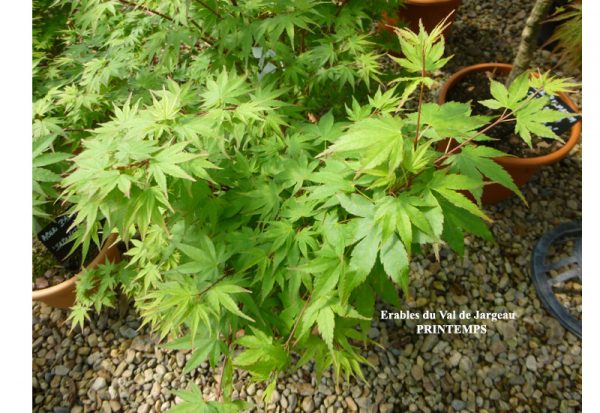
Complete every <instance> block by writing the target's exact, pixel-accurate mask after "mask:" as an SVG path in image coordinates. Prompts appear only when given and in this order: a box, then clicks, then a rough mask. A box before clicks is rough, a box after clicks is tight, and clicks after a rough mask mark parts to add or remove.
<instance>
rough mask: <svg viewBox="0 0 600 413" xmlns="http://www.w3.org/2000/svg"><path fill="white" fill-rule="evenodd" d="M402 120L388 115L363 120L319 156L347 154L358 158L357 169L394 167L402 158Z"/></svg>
mask: <svg viewBox="0 0 600 413" xmlns="http://www.w3.org/2000/svg"><path fill="white" fill-rule="evenodd" d="M402 123H403V122H402V120H401V119H399V118H393V117H390V116H386V117H380V118H367V119H363V120H361V121H359V122H357V123H356V124H354V125H353V126H352V127H350V128H349V129H348V131H347V132H346V133H345V134H343V135H342V136H341V137H340V138H339V139H338V140H337V141H336V142H335V143H334V144H333V145H332V146H330V147H329V148H328V149H327V150H326V151H325V152H322V153H321V154H320V155H319V156H324V155H327V154H330V153H340V154H350V155H353V156H354V157H356V158H358V159H359V162H360V169H359V171H367V170H369V169H372V168H375V167H377V166H379V165H381V164H384V163H386V164H388V165H389V169H395V168H396V167H397V166H398V165H399V164H400V162H401V161H402V152H401V150H399V148H402V142H403V136H402V131H401V129H402Z"/></svg>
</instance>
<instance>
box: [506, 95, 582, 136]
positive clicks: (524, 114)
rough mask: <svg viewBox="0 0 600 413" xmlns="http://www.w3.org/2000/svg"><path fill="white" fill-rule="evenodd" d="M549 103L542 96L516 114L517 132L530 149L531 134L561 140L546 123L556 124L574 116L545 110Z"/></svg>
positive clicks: (547, 99) (545, 97) (546, 98)
mask: <svg viewBox="0 0 600 413" xmlns="http://www.w3.org/2000/svg"><path fill="white" fill-rule="evenodd" d="M548 102H549V98H548V97H547V96H542V97H539V98H536V99H533V100H532V101H531V102H530V103H529V104H528V105H526V106H525V107H523V108H521V109H519V110H518V111H517V112H516V113H515V118H516V119H517V123H516V126H515V132H516V133H518V134H519V136H521V138H523V140H524V141H525V142H526V143H527V145H529V147H531V134H534V135H537V136H540V137H543V138H551V139H559V140H560V137H559V136H557V135H556V134H555V133H554V132H553V131H552V129H550V127H548V126H547V125H546V123H547V122H555V121H558V120H561V119H565V118H568V117H570V116H572V114H570V113H563V112H560V111H557V110H552V109H544V107H545V106H546V105H547V104H548Z"/></svg>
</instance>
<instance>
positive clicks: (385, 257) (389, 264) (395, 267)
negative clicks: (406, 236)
mask: <svg viewBox="0 0 600 413" xmlns="http://www.w3.org/2000/svg"><path fill="white" fill-rule="evenodd" d="M379 259H380V260H381V263H382V264H383V268H384V270H385V272H386V274H387V275H388V276H389V277H390V278H391V279H392V280H393V281H394V282H395V283H396V284H398V285H400V286H401V287H402V288H403V289H404V290H405V293H406V292H407V291H406V287H408V285H407V283H406V281H407V280H408V271H409V266H408V256H407V254H406V250H405V249H404V245H402V242H400V240H399V239H398V238H397V237H396V236H395V235H394V236H391V237H390V238H389V239H388V240H387V241H386V242H385V243H384V244H383V245H382V247H381V251H380V253H379Z"/></svg>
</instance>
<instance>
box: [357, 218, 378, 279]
mask: <svg viewBox="0 0 600 413" xmlns="http://www.w3.org/2000/svg"><path fill="white" fill-rule="evenodd" d="M380 242H381V230H380V229H379V228H378V227H376V226H372V227H371V228H368V229H367V233H366V236H365V237H364V238H363V239H362V240H361V241H360V242H359V243H358V244H356V246H355V247H354V249H353V250H352V255H351V258H350V269H351V270H352V271H355V272H356V273H357V274H358V275H359V277H357V279H356V280H355V282H356V283H357V285H358V284H360V283H361V282H362V281H361V280H364V278H365V277H366V276H367V275H368V274H369V272H370V271H371V269H372V268H373V265H375V260H376V259H377V251H378V249H379V244H380Z"/></svg>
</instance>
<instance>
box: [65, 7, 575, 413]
mask: <svg viewBox="0 0 600 413" xmlns="http://www.w3.org/2000/svg"><path fill="white" fill-rule="evenodd" d="M76 3H80V6H79V7H83V6H81V5H83V4H87V5H88V7H92V6H93V5H94V4H102V5H104V6H103V7H106V8H107V10H108V12H106V13H107V14H106V16H107V17H106V19H108V20H109V21H110V19H115V17H114V16H113V13H116V12H115V9H116V8H117V7H120V6H118V3H119V2H114V1H113V2H108V3H97V2H91V1H90V2H76ZM120 3H122V4H124V5H125V6H124V7H129V8H128V10H129V13H130V14H131V15H133V14H135V15H136V16H137V19H138V20H139V21H141V22H142V23H140V24H133V23H135V22H136V19H134V18H133V17H131V16H129V17H128V18H129V19H131V20H128V21H126V22H125V23H123V22H122V24H123V27H121V26H119V25H116V26H111V30H112V32H111V33H109V34H104V36H107V37H108V38H110V39H112V40H111V41H113V42H114V43H115V44H116V46H115V45H114V44H112V46H113V47H115V48H116V49H113V54H114V56H105V55H101V56H100V57H98V58H102V59H103V63H102V65H100V63H98V62H94V59H96V58H95V57H89V59H91V60H89V61H87V62H86V63H85V66H86V68H87V69H86V70H88V69H89V71H90V72H92V71H93V73H92V74H89V73H88V74H89V75H90V76H91V77H92V79H91V80H89V82H90V83H89V84H94V85H98V87H103V85H104V86H106V85H108V84H109V80H107V79H109V78H110V77H111V76H117V77H120V78H122V79H123V80H120V81H119V82H116V85H117V86H115V88H116V89H115V91H114V92H113V93H114V95H115V96H117V97H118V96H121V97H123V96H124V94H125V96H127V93H130V92H126V91H127V90H128V89H127V82H128V81H127V79H126V76H124V75H122V74H121V72H120V71H122V70H124V71H133V72H135V73H137V77H135V80H129V82H130V83H135V82H142V83H143V84H144V85H147V86H148V87H147V89H149V90H150V91H149V92H146V91H145V90H144V91H140V92H139V96H134V97H132V96H128V97H126V98H124V99H122V101H121V103H119V104H115V105H114V109H112V117H111V119H109V120H107V121H104V122H101V123H99V124H97V125H95V126H94V127H92V128H91V131H90V133H89V136H88V137H86V138H85V139H84V140H83V149H82V151H81V152H80V153H79V154H77V155H76V156H75V157H74V158H73V159H72V167H71V169H70V170H69V172H68V175H67V176H66V177H65V178H64V179H63V182H62V185H63V192H62V200H63V201H64V202H65V203H66V204H67V205H70V209H69V213H71V214H76V221H75V224H76V225H78V227H77V228H78V229H77V232H76V236H75V241H76V246H77V245H78V246H82V247H83V248H82V250H83V251H84V253H85V251H86V250H87V249H88V247H89V245H90V243H96V244H101V243H102V242H103V240H104V239H106V238H107V236H108V235H109V234H110V233H116V234H118V237H119V239H120V240H121V241H123V242H124V243H126V244H127V245H128V247H129V249H128V252H127V256H128V260H127V262H125V263H122V264H120V265H119V266H115V265H106V266H103V267H100V268H99V269H98V270H96V271H90V272H87V273H85V274H84V275H83V276H82V277H80V280H79V283H78V287H77V305H76V306H75V307H74V308H73V310H72V313H71V318H72V321H73V323H74V325H79V324H83V323H84V322H85V318H86V316H87V315H88V312H89V311H90V310H91V309H92V308H95V309H97V310H98V309H100V308H102V307H103V306H105V305H111V303H112V300H113V299H114V296H115V292H116V291H117V290H118V289H121V290H122V291H123V292H124V293H125V294H127V295H128V296H129V297H131V298H132V300H133V302H134V303H135V308H136V309H137V311H138V312H139V314H140V316H141V318H142V319H143V322H144V324H147V325H149V326H150V327H151V328H152V329H153V331H155V332H157V334H158V335H159V336H160V338H161V339H165V341H166V346H167V347H169V348H174V349H189V350H191V351H192V353H191V357H190V358H189V360H188V362H187V365H186V366H185V368H184V373H187V372H190V371H192V370H193V369H195V368H196V367H198V366H199V365H200V364H201V363H202V362H204V361H206V360H208V361H209V362H210V364H211V365H212V366H213V367H214V368H216V369H218V375H219V380H218V382H217V385H216V388H215V392H214V395H213V397H212V398H211V399H209V400H204V398H203V395H202V392H201V391H200V390H199V389H198V388H197V387H192V388H190V389H189V390H186V391H182V392H179V393H178V394H179V396H180V397H181V398H182V399H183V402H182V403H180V404H179V405H177V406H176V407H175V408H174V409H173V411H180V412H182V411H196V410H194V409H202V408H204V409H213V410H215V411H235V410H236V409H244V408H246V407H247V404H246V403H245V402H244V401H239V400H232V397H231V394H232V381H233V377H234V370H235V369H242V370H245V371H247V372H249V373H250V375H251V376H252V378H253V379H254V380H257V381H261V382H264V383H265V386H266V390H265V392H264V398H265V400H266V401H268V400H269V397H270V394H271V393H272V391H273V390H274V389H275V386H276V382H277V379H278V376H279V375H280V374H281V373H283V372H289V371H290V369H292V368H299V367H300V366H302V365H304V364H306V363H309V362H314V368H315V370H316V373H317V374H321V373H322V372H323V371H324V370H326V369H329V368H330V367H333V372H334V375H335V377H336V378H340V377H345V379H349V377H350V376H356V377H358V378H359V379H364V377H363V374H362V372H361V365H368V364H369V363H368V362H367V360H366V359H365V358H364V357H363V356H362V355H361V352H360V348H359V347H358V346H359V345H360V343H364V342H366V341H368V336H367V331H368V329H369V326H370V323H371V319H372V317H373V315H374V311H375V303H376V300H377V299H378V298H381V299H383V300H385V301H387V302H389V303H390V304H391V305H394V306H401V297H402V296H404V297H406V296H407V294H408V285H409V279H410V261H411V258H412V257H413V256H414V255H416V254H420V253H422V251H433V253H435V254H436V256H437V255H438V252H439V250H440V249H441V248H446V246H448V247H450V248H451V249H453V250H454V251H456V253H458V254H462V253H463V250H464V244H463V240H464V236H465V232H467V233H472V234H475V235H477V236H480V237H483V238H485V239H491V234H490V231H489V230H488V227H487V224H486V223H487V222H489V221H490V218H489V217H488V216H487V215H486V214H485V212H484V211H482V209H481V208H480V206H479V199H480V196H481V193H482V188H483V186H484V185H485V184H486V183H487V182H498V183H500V184H502V185H504V186H506V187H507V188H510V189H512V190H513V191H515V192H517V193H518V194H520V193H519V190H518V189H517V188H516V187H515V185H514V184H513V182H512V181H511V178H510V177H509V175H508V174H507V173H506V172H505V171H504V170H503V169H502V168H501V167H500V166H499V165H497V164H496V163H495V162H493V161H492V159H491V158H493V157H496V156H502V155H504V154H503V153H500V152H499V151H497V150H494V149H491V148H489V147H485V146H475V145H471V144H470V143H471V142H477V141H480V140H484V139H487V137H486V135H485V133H486V131H488V130H489V129H490V128H492V127H494V126H495V125H497V124H499V123H508V122H513V123H514V124H515V129H516V132H517V133H518V134H520V135H521V136H522V137H524V138H525V139H527V138H528V136H530V134H531V133H534V134H535V133H536V132H540V131H543V130H544V128H545V127H546V126H544V124H543V122H547V121H550V120H553V119H557V118H560V117H562V116H564V115H562V114H559V113H557V112H554V111H551V110H547V109H544V108H543V106H544V104H545V103H547V99H548V95H551V94H554V93H557V92H559V91H563V90H564V89H565V88H566V87H567V86H568V84H567V83H566V82H564V81H562V80H558V79H555V78H552V77H550V76H549V75H546V74H541V75H539V76H529V74H527V73H525V74H523V75H521V76H519V77H518V78H517V79H516V80H515V81H514V82H512V84H511V86H510V87H509V88H506V87H504V85H502V84H500V83H498V82H495V81H492V84H491V91H492V95H493V97H494V99H491V100H488V101H486V102H483V103H484V104H486V105H487V106H489V107H492V108H496V109H498V112H499V113H498V117H497V118H491V117H488V116H472V115H471V108H470V105H469V103H454V102H450V103H446V104H444V105H438V104H435V103H427V102H426V101H425V96H426V92H427V89H428V88H430V87H431V86H432V85H433V84H434V80H433V78H432V77H430V74H431V73H433V72H435V71H439V70H440V69H441V68H442V67H443V66H444V64H445V63H446V62H447V61H448V59H449V58H448V57H443V52H444V39H443V37H442V35H441V33H442V30H443V25H442V24H440V25H439V26H438V27H436V28H435V29H434V30H433V31H432V32H431V33H426V32H425V31H424V30H423V29H421V30H420V32H419V33H418V34H417V33H413V32H410V31H408V30H405V29H397V35H398V40H399V42H400V46H401V49H402V52H403V55H404V57H402V58H394V61H395V62H396V64H397V65H398V66H399V67H400V68H401V73H402V74H401V75H400V76H399V77H398V78H396V79H393V80H391V81H390V82H384V81H383V80H382V79H381V78H380V77H379V76H378V74H379V70H380V64H381V63H380V61H381V56H380V55H377V54H376V53H375V52H374V51H373V50H372V46H373V45H372V44H371V43H370V42H369V41H368V40H367V39H366V38H364V37H361V35H359V33H360V31H359V30H360V29H361V27H362V26H361V24H362V23H361V21H360V19H359V18H357V16H358V17H361V16H366V13H367V11H366V10H368V7H370V5H369V4H366V3H367V2H364V3H365V4H358V3H363V2H349V3H344V2H342V3H340V4H333V3H325V4H324V3H322V2H313V1H309V0H305V1H299V2H285V1H275V2H264V1H238V2H233V1H232V2H224V1H216V2H215V1H213V2H206V4H204V2H199V1H198V2H191V3H186V2H181V3H182V4H184V3H185V4H191V5H194V7H196V6H198V8H195V9H194V10H195V12H193V11H191V10H187V11H184V9H181V10H179V11H180V13H179V14H174V13H175V12H176V11H177V10H175V9H174V10H169V9H168V8H166V7H165V8H164V9H165V10H162V9H161V10H162V11H157V10H153V9H151V8H150V7H149V6H148V7H137V8H131V7H130V6H127V4H129V3H128V2H125V1H121V2H120ZM148 3H150V2H148ZM175 3H178V2H173V4H175ZM172 7H175V6H172ZM175 8H176V7H175ZM84 10H85V9H84ZM105 11H106V10H105ZM161 15H163V16H162V17H161ZM86 16H87V15H86V14H83V12H81V13H80V16H79V18H81V19H83V20H84V22H83V23H84V24H87V25H88V28H87V29H86V30H92V29H91V26H93V25H95V24H99V23H98V21H99V20H97V19H90V18H89V17H86ZM191 16H195V17H194V18H197V19H199V20H200V23H198V22H195V21H194V20H193V19H192V17H191ZM166 18H168V19H169V20H167V19H166ZM86 19H87V20H86ZM148 19H153V20H152V21H151V22H147V20H148ZM163 20H167V23H170V24H175V23H177V24H179V25H181V26H182V27H184V28H185V30H184V33H185V35H184V34H182V33H179V34H173V33H171V32H165V31H164V30H163V31H159V32H155V33H154V34H152V42H153V41H155V42H156V43H157V45H159V46H160V47H159V46H155V48H154V51H153V52H152V53H151V52H150V51H149V50H143V53H148V56H147V58H148V64H150V65H151V66H152V65H154V66H158V68H153V69H148V68H146V67H141V66H139V67H138V66H131V65H128V63H127V62H128V60H129V58H128V56H127V55H120V54H119V53H118V52H119V50H120V48H123V49H124V50H129V49H128V48H129V47H131V45H136V44H137V43H136V42H139V41H140V38H141V37H142V36H143V32H144V30H149V31H151V30H153V28H154V25H157V24H159V22H160V21H163ZM240 22H244V23H245V24H239V23H240ZM234 23H236V24H234ZM182 30H183V29H182ZM192 32H193V33H196V34H194V35H192V34H190V33H192ZM170 36H176V37H177V38H176V39H175V40H173V39H172V41H173V43H174V45H173V44H171V43H167V44H163V42H164V41H165V38H169V37H170ZM189 36H192V37H189ZM194 36H195V37H194ZM190 38H192V39H193V40H190ZM98 43H100V41H99V40H98ZM198 45H201V47H198ZM99 47H100V46H99ZM80 52H81V53H85V52H84V51H80ZM181 54H186V55H188V56H192V57H191V60H183V62H184V63H182V60H181V56H180V55H181ZM92 62H94V63H92ZM133 62H134V63H136V62H139V60H133ZM268 63H270V65H268ZM136 64H137V63H136ZM107 67H112V69H111V70H110V71H109V73H107V71H106V68H107ZM159 69H160V70H159ZM399 71H400V70H399ZM94 76H96V77H94ZM129 76H131V74H129ZM134 86H135V85H134ZM117 87H118V88H117ZM530 87H533V88H535V89H537V90H538V91H542V90H543V91H544V92H545V93H544V94H542V93H535V94H529V95H528V93H527V92H528V89H529V88H530ZM361 90H362V92H361ZM348 91H350V94H346V92H348ZM144 93H146V94H145V95H144ZM99 99H101V97H99ZM344 99H345V100H344ZM409 99H412V100H413V102H414V105H413V107H414V108H415V109H414V110H413V109H411V110H409V109H406V106H408V105H405V104H406V103H407V102H408V100H409ZM448 139H452V140H453V142H456V144H454V145H450V144H446V142H450V141H449V140H448ZM398 291H400V294H399V293H398ZM200 411H209V410H200ZM210 411H212V410H210Z"/></svg>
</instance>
